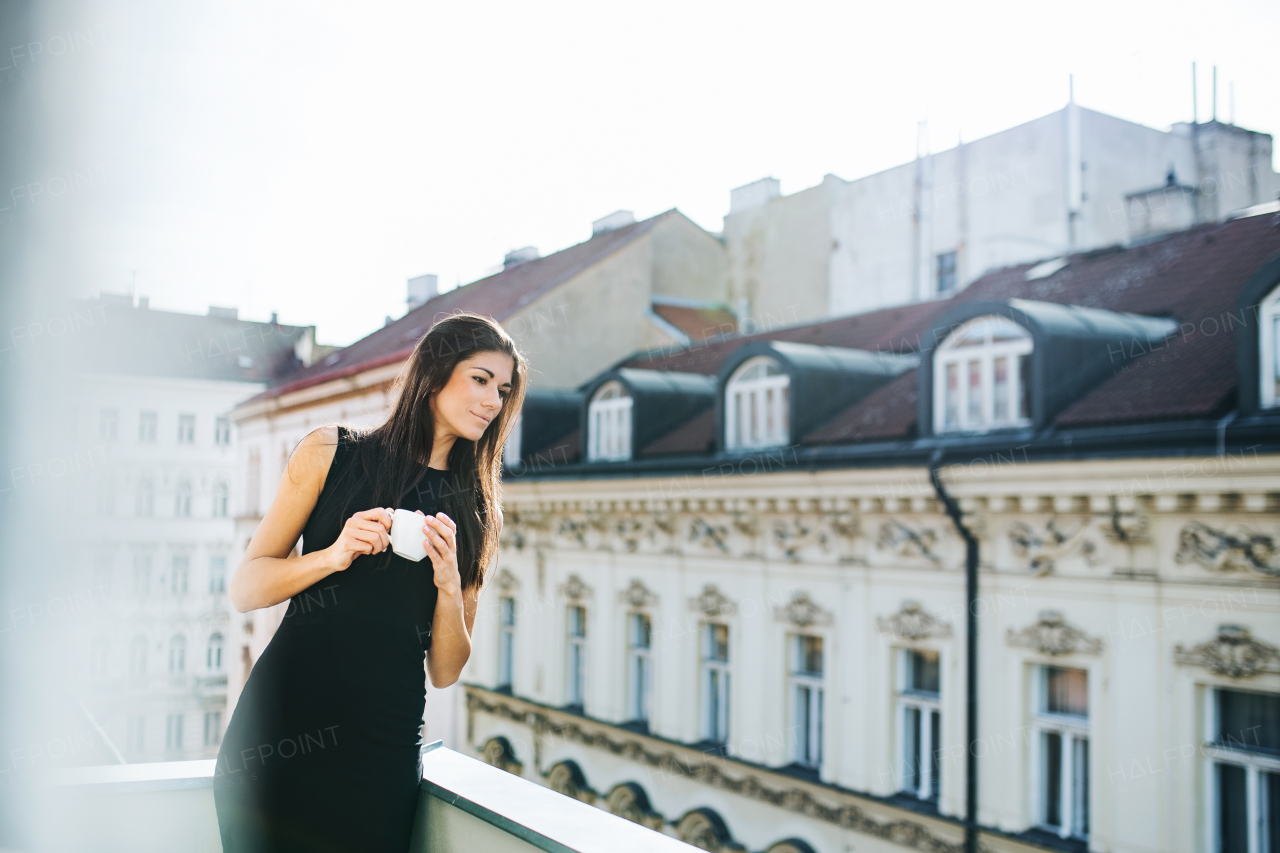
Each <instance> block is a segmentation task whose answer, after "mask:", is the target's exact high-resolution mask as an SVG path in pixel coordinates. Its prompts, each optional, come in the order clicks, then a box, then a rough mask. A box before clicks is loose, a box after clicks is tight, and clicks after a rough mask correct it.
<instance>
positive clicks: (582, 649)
mask: <svg viewBox="0 0 1280 853" xmlns="http://www.w3.org/2000/svg"><path fill="white" fill-rule="evenodd" d="M575 610H577V611H581V613H582V618H581V619H580V620H579V623H578V624H579V625H580V626H581V631H582V633H580V634H575V633H573V631H574V623H573V619H572V616H571V614H572V613H573V612H574V611H575ZM587 634H588V631H587V608H586V605H584V604H576V603H570V604H568V605H566V607H565V674H564V675H565V677H564V688H565V689H564V695H565V705H566V706H568V707H577V708H581V709H584V710H585V708H586V706H587V655H588V648H587Z"/></svg>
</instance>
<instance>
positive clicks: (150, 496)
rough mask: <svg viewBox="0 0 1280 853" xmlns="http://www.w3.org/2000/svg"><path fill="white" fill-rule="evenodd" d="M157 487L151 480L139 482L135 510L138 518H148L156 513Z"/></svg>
mask: <svg viewBox="0 0 1280 853" xmlns="http://www.w3.org/2000/svg"><path fill="white" fill-rule="evenodd" d="M155 497H156V487H155V486H154V485H152V483H151V481H150V480H139V481H138V499H137V503H136V504H135V505H134V510H135V512H136V513H137V515H138V516H140V517H143V518H147V517H150V516H151V515H152V514H154V512H155Z"/></svg>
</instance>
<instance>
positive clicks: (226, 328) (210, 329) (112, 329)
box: [67, 298, 311, 383]
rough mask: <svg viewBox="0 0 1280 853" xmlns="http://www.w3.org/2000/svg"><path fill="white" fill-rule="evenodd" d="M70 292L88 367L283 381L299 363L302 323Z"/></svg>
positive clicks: (77, 345)
mask: <svg viewBox="0 0 1280 853" xmlns="http://www.w3.org/2000/svg"><path fill="white" fill-rule="evenodd" d="M127 302H128V300H127V299H126V300H125V303H120V302H117V301H115V300H111V299H100V298H93V299H73V300H69V304H70V305H71V306H72V312H73V314H72V316H74V317H78V318H80V319H79V320H78V321H77V322H76V323H75V327H76V328H75V334H72V335H68V337H67V339H68V343H69V344H70V345H71V346H73V347H74V350H75V354H76V358H77V360H78V363H79V365H80V366H81V367H82V368H83V369H85V370H87V371H90V372H94V373H110V374H123V375H128V376H166V377H175V378H178V377H180V378H184V379H215V380H224V381H233V382H265V383H271V382H280V381H284V380H287V378H288V377H290V376H292V375H294V374H296V373H298V371H300V370H302V369H303V365H302V361H301V360H300V359H298V357H297V356H296V355H295V354H294V347H295V346H296V345H297V343H298V341H299V340H301V339H302V338H303V337H304V336H305V335H307V334H309V333H311V332H309V329H310V327H307V326H282V325H280V324H278V323H258V322H253V321H249V320H233V319H230V318H228V317H217V316H213V317H211V316H208V315H205V314H180V313H177V312H174V311H158V310H155V309H152V308H135V307H133V306H132V305H131V304H126V303H127Z"/></svg>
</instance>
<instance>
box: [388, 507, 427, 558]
mask: <svg viewBox="0 0 1280 853" xmlns="http://www.w3.org/2000/svg"><path fill="white" fill-rule="evenodd" d="M426 521H427V517H426V516H425V515H419V514H418V513H416V512H414V511H413V510H411V509H398V510H396V511H395V512H393V513H391V550H392V551H394V552H395V553H397V554H399V555H400V556H401V557H404V558H405V559H406V560H413V561H414V562H415V563H416V562H418V561H419V560H421V559H422V558H423V557H425V556H427V534H425V533H423V532H422V525H423V524H425V523H426Z"/></svg>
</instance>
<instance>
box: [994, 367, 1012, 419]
mask: <svg viewBox="0 0 1280 853" xmlns="http://www.w3.org/2000/svg"><path fill="white" fill-rule="evenodd" d="M992 365H993V368H994V372H995V376H994V377H993V381H992V384H991V403H992V410H991V419H992V420H993V421H995V422H996V423H1001V422H1003V421H1007V420H1009V358H1008V356H1000V357H999V358H996V359H993V360H992Z"/></svg>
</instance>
